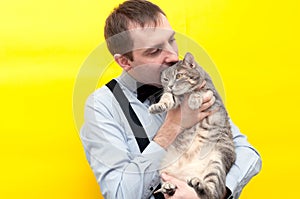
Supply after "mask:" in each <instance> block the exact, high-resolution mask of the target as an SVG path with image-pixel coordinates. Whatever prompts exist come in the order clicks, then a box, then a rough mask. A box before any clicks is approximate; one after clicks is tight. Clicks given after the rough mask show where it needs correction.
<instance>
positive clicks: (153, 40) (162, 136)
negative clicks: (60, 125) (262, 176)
mask: <svg viewBox="0 0 300 199" xmlns="http://www.w3.org/2000/svg"><path fill="white" fill-rule="evenodd" d="M174 34H175V33H174V31H173V30H172V28H171V26H170V24H169V22H168V20H167V18H166V15H165V13H164V12H163V11H162V10H161V9H160V8H159V7H158V6H156V5H154V4H152V3H150V2H148V1H143V0H129V1H126V2H124V3H123V4H121V5H119V7H118V8H116V9H115V10H114V11H113V12H112V13H111V14H110V15H109V17H108V18H107V20H106V25H105V38H106V41H107V46H108V49H109V50H110V52H111V53H112V55H113V56H114V59H115V61H116V62H117V63H118V64H119V65H120V66H121V67H122V68H123V73H122V74H121V75H120V77H118V78H117V79H116V80H117V83H118V85H119V86H120V89H121V91H122V93H124V95H125V96H126V99H128V101H129V103H130V105H131V106H132V109H133V112H134V113H135V114H136V116H137V118H138V120H139V121H140V123H141V125H142V126H143V128H144V130H145V133H146V137H147V138H146V139H149V143H147V144H146V146H145V147H143V148H142V149H141V148H140V143H138V142H137V140H138V139H137V138H136V137H135V134H134V133H135V130H133V129H132V127H131V126H130V124H129V123H130V122H129V120H130V118H129V117H131V116H128V115H126V114H125V112H124V109H122V108H124V107H122V105H121V104H120V102H118V99H116V98H120V96H114V94H115V93H114V89H111V90H110V89H109V88H108V87H107V86H103V87H102V88H100V89H98V90H96V91H95V92H94V93H93V94H92V95H91V96H90V97H89V98H88V100H87V103H86V107H85V123H84V125H83V127H82V129H81V139H82V142H83V145H84V148H85V150H86V152H87V155H88V160H89V164H90V166H91V168H92V170H93V172H94V174H95V176H96V178H97V181H98V183H99V185H100V187H101V191H102V195H103V196H104V197H105V198H110V199H116V198H123V199H135V198H157V197H158V196H157V195H155V196H154V195H153V192H154V190H155V188H156V187H157V186H158V184H159V183H160V176H159V173H158V170H159V167H160V161H161V159H162V158H163V156H164V154H165V149H166V148H167V147H168V146H169V145H170V144H172V142H173V141H174V140H175V139H176V137H177V136H178V135H179V134H180V133H181V132H182V130H183V129H185V128H189V127H191V126H193V125H194V124H196V123H197V122H199V121H201V120H202V119H203V118H205V117H206V116H208V115H209V114H211V113H210V112H208V111H206V109H207V108H209V107H210V106H211V105H212V104H213V103H214V100H215V99H214V96H212V93H211V92H207V93H206V97H205V99H204V104H203V106H202V107H201V108H200V109H199V110H191V109H189V107H188V106H187V104H186V100H185V102H184V103H183V104H182V105H181V107H178V108H177V109H175V110H171V111H169V112H168V113H166V114H158V115H151V114H149V113H148V107H149V105H150V104H151V103H152V101H153V100H151V99H150V98H148V99H146V100H143V101H140V100H139V99H138V98H139V92H138V91H137V90H138V89H139V87H140V85H153V86H156V87H160V73H161V71H162V70H163V69H165V68H167V67H169V66H171V65H173V64H174V63H176V62H177V61H178V49H177V44H176V41H175V39H174ZM144 91H145V90H144ZM124 100H125V99H121V103H122V101H124ZM232 131H233V136H234V143H235V146H236V153H237V160H236V162H235V164H234V165H233V166H232V168H231V170H230V172H229V173H228V175H227V178H226V186H227V193H226V196H224V198H232V196H233V197H235V198H237V197H238V196H239V195H240V192H241V191H242V188H243V187H244V186H245V185H246V183H248V182H249V180H250V179H251V178H252V177H253V176H254V175H256V174H257V173H258V172H259V170H260V167H261V160H260V157H259V155H258V153H257V152H256V150H255V149H254V148H253V147H252V146H251V145H250V144H249V143H248V142H247V139H246V137H245V136H244V135H242V134H241V133H240V132H239V129H238V128H237V127H236V126H235V125H234V124H233V123H232ZM161 177H162V179H163V180H164V181H169V182H172V183H173V184H175V185H176V186H177V189H176V192H175V194H174V195H173V196H172V197H169V196H167V195H165V198H174V199H176V198H177V199H178V198H188V199H193V198H198V197H197V195H196V193H195V191H194V190H193V189H192V188H191V187H189V186H188V185H187V183H186V182H182V181H180V180H177V179H176V178H174V177H172V176H168V175H167V174H162V176H161Z"/></svg>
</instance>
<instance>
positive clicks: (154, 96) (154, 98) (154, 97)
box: [137, 84, 163, 103]
mask: <svg viewBox="0 0 300 199" xmlns="http://www.w3.org/2000/svg"><path fill="white" fill-rule="evenodd" d="M162 92H163V88H158V87H156V86H152V85H149V84H144V85H142V86H138V88H137V98H138V100H140V101H141V102H144V101H145V100H146V99H149V100H150V102H151V103H154V102H158V101H159V99H160V97H161V95H162Z"/></svg>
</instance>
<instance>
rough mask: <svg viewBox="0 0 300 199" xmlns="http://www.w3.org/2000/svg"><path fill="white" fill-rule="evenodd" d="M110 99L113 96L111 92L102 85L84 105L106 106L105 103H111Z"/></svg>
mask: <svg viewBox="0 0 300 199" xmlns="http://www.w3.org/2000/svg"><path fill="white" fill-rule="evenodd" d="M112 98H113V95H112V93H111V91H110V90H109V89H108V88H107V86H105V85H103V86H101V87H100V88H97V89H96V90H95V91H93V92H92V93H91V94H90V95H89V96H88V98H87V101H86V103H87V104H90V103H93V104H95V103H97V104H106V103H107V102H111V101H112Z"/></svg>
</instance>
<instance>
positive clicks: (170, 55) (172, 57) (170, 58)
mask: <svg viewBox="0 0 300 199" xmlns="http://www.w3.org/2000/svg"><path fill="white" fill-rule="evenodd" d="M164 53H165V60H164V62H165V63H166V64H168V65H173V64H174V63H176V62H178V53H177V52H176V51H175V50H174V49H166V50H165V51H164Z"/></svg>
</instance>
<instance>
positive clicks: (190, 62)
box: [183, 52, 196, 68]
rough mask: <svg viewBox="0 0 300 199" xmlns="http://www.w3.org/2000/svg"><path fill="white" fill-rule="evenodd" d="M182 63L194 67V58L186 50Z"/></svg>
mask: <svg viewBox="0 0 300 199" xmlns="http://www.w3.org/2000/svg"><path fill="white" fill-rule="evenodd" d="M183 63H184V66H187V67H190V68H195V67H196V63H195V59H194V56H193V55H192V54H191V53H189V52H187V53H186V54H185V56H184V58H183Z"/></svg>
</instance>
